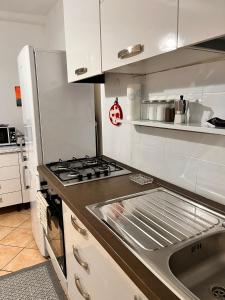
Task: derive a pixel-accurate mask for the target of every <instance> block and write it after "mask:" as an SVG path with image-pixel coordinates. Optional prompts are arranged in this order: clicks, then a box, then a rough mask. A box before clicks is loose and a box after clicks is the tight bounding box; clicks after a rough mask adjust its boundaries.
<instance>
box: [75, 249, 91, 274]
mask: <svg viewBox="0 0 225 300" xmlns="http://www.w3.org/2000/svg"><path fill="white" fill-rule="evenodd" d="M73 255H74V258H75V259H76V261H77V262H78V264H79V265H80V266H81V267H83V268H84V269H85V270H88V263H87V262H85V261H83V260H82V259H81V257H80V255H79V251H78V249H77V248H75V247H74V246H73Z"/></svg>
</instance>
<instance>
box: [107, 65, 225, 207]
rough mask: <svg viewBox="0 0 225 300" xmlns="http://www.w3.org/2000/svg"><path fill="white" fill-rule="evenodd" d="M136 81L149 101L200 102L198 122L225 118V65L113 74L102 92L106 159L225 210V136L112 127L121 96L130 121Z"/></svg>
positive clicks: (195, 113)
mask: <svg viewBox="0 0 225 300" xmlns="http://www.w3.org/2000/svg"><path fill="white" fill-rule="evenodd" d="M135 82H138V83H142V86H143V99H144V98H148V97H149V94H150V95H152V94H158V95H163V96H165V97H166V96H168V95H180V94H183V95H185V98H186V99H187V100H189V99H190V100H191V101H195V99H200V100H201V102H200V103H201V105H202V107H199V106H197V107H194V106H192V116H191V117H192V121H198V122H199V121H205V120H206V119H207V118H208V117H209V115H210V116H217V117H220V118H224V119H225V61H223V62H221V61H220V62H214V63H208V64H202V65H196V66H191V67H186V68H182V69H177V70H171V71H165V72H161V73H156V74H153V75H147V76H145V77H136V78H135V77H133V76H129V75H121V74H108V75H107V76H106V84H105V87H102V127H103V128H102V134H103V154H105V155H107V156H109V157H112V158H114V159H117V160H118V161H121V162H123V163H126V164H128V165H130V166H133V167H136V168H138V169H140V170H143V171H145V172H147V173H149V174H152V175H155V176H157V177H160V178H162V179H164V180H166V181H169V182H172V183H174V184H176V185H178V186H181V187H184V188H186V189H188V190H191V191H194V192H196V193H198V194H201V195H203V196H206V197H208V198H210V199H212V200H215V201H217V202H220V203H222V204H224V205H225V136H220V135H211V134H202V133H193V132H185V131H175V130H168V129H159V128H151V127H143V126H133V125H131V124H129V123H127V122H124V123H123V124H122V125H121V126H119V127H117V126H113V125H112V124H111V123H110V121H109V118H108V113H109V109H110V107H111V105H112V104H113V102H114V100H115V97H118V98H119V102H120V105H121V106H122V109H123V112H124V119H126V108H127V105H128V100H127V95H126V92H127V90H126V88H127V85H128V84H130V83H135Z"/></svg>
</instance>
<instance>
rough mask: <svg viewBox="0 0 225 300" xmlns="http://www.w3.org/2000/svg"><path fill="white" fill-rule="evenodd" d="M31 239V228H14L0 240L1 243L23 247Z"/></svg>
mask: <svg viewBox="0 0 225 300" xmlns="http://www.w3.org/2000/svg"><path fill="white" fill-rule="evenodd" d="M32 240H33V234H32V231H31V229H27V228H16V229H15V230H13V231H12V232H11V233H9V234H8V235H7V236H6V237H5V238H3V239H2V240H1V241H0V244H1V245H7V246H15V247H25V246H26V245H28V244H29V243H31V241H32Z"/></svg>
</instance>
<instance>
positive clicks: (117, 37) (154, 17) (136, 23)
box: [75, 0, 178, 71]
mask: <svg viewBox="0 0 225 300" xmlns="http://www.w3.org/2000/svg"><path fill="white" fill-rule="evenodd" d="M75 2H76V1H75ZM85 2H86V1H85ZM177 10H178V0H122V1H121V0H101V4H100V11H101V37H102V66H103V71H107V70H110V69H113V68H116V67H119V66H123V65H126V64H129V63H132V62H136V61H139V60H142V59H145V58H150V57H152V56H155V55H158V54H161V53H165V52H168V51H171V50H174V49H176V47H177Z"/></svg>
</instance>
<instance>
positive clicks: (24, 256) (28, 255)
mask: <svg viewBox="0 0 225 300" xmlns="http://www.w3.org/2000/svg"><path fill="white" fill-rule="evenodd" d="M44 261H46V259H45V258H44V257H43V256H42V255H41V254H40V252H39V250H35V249H23V250H22V251H21V252H20V253H19V254H18V255H17V256H16V257H15V258H14V259H13V260H12V261H11V262H10V263H9V264H8V265H7V266H5V267H4V270H6V271H12V272H15V271H17V270H20V269H23V268H27V267H31V266H34V265H36V264H39V263H42V262H44Z"/></svg>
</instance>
